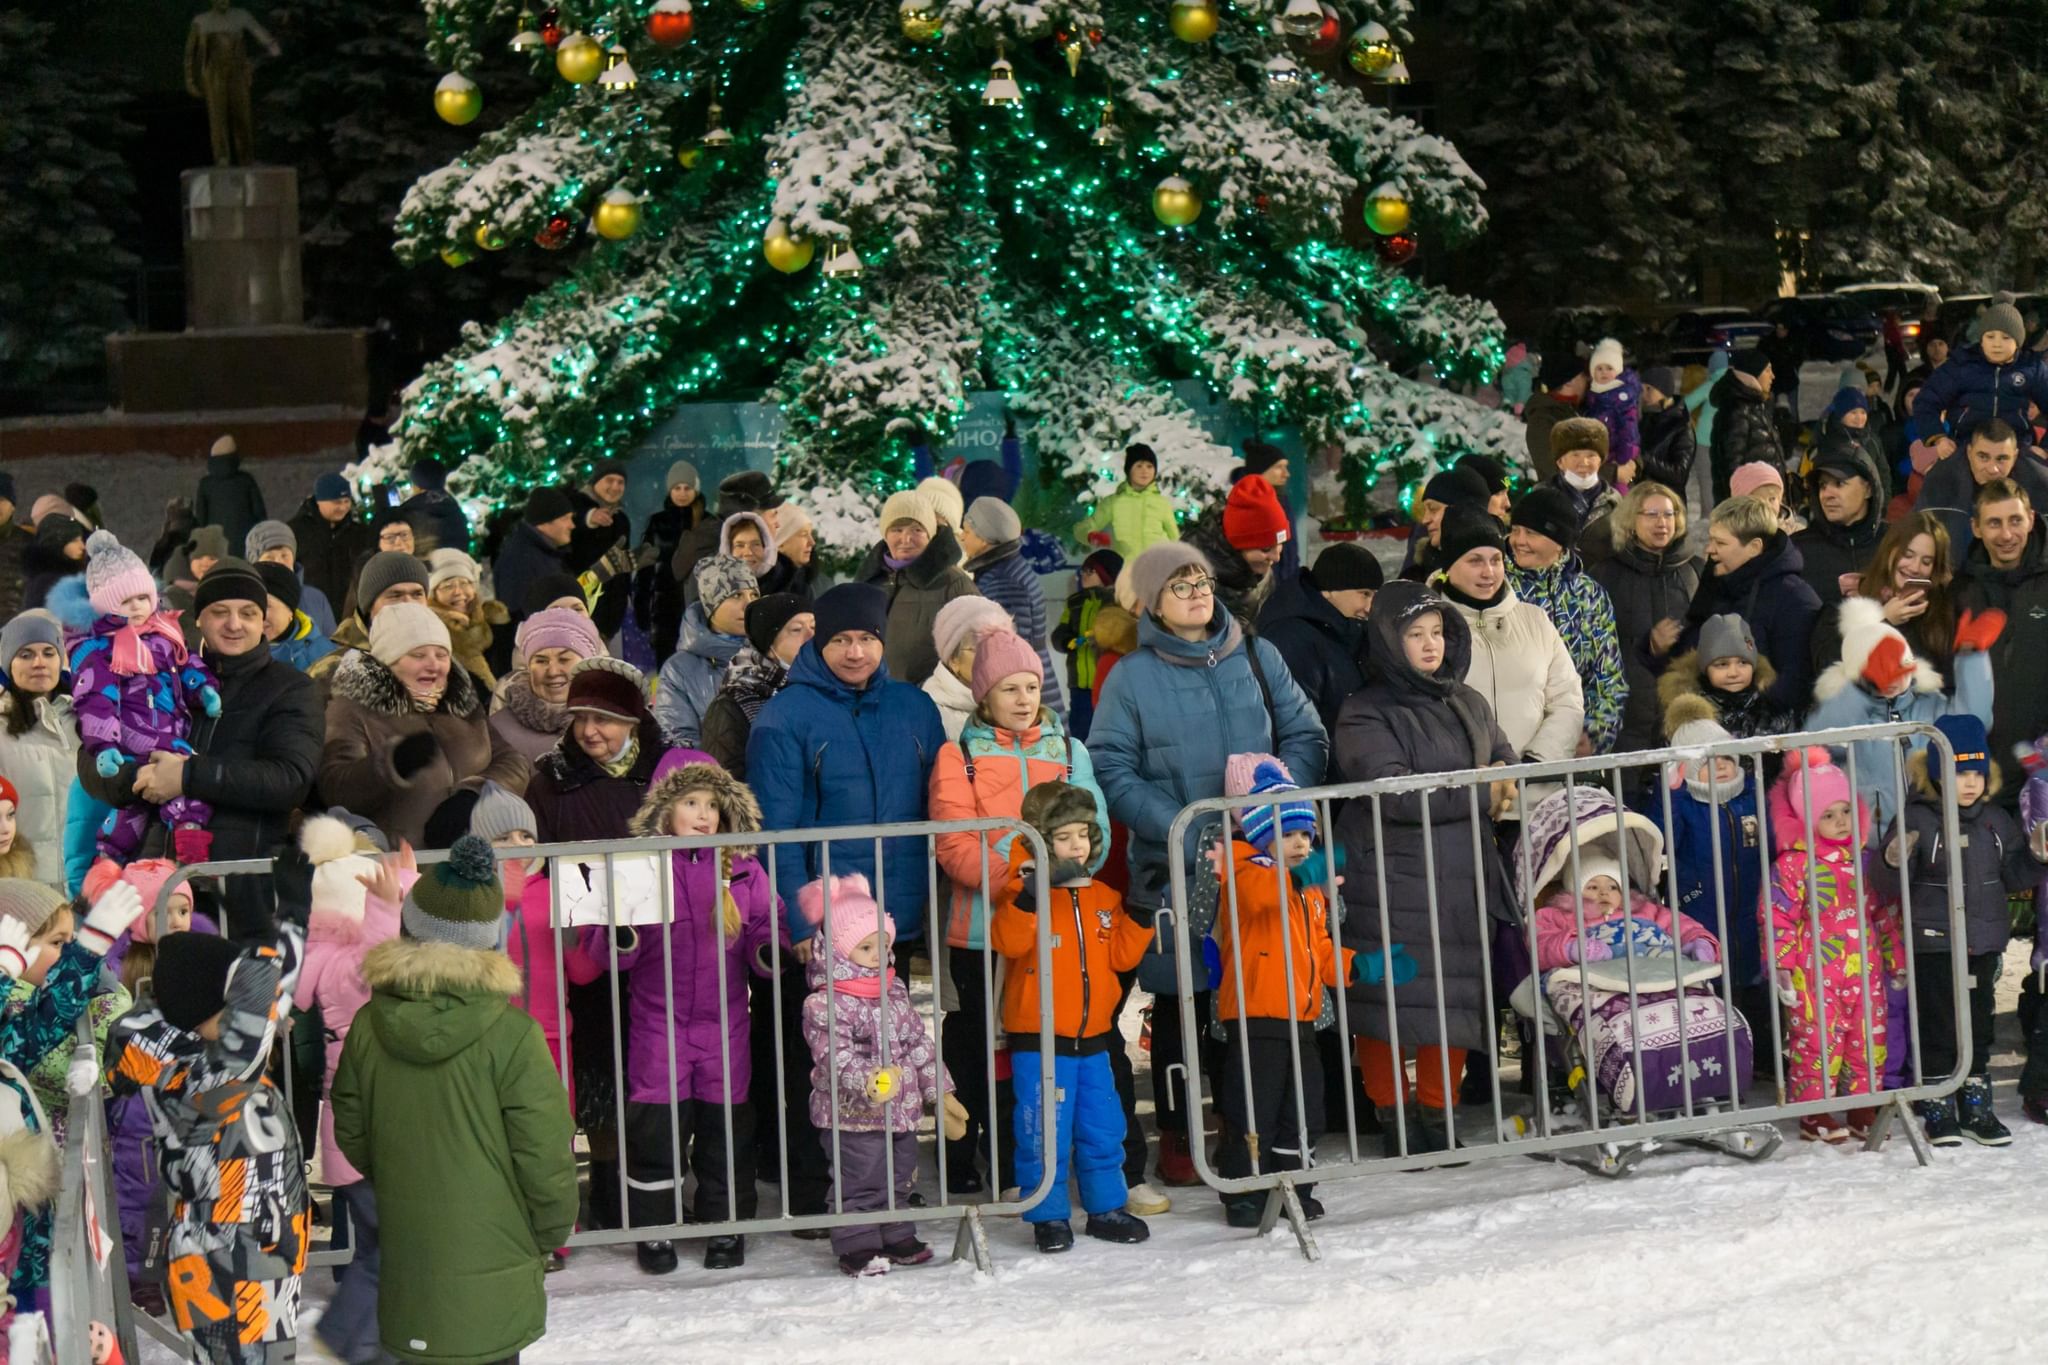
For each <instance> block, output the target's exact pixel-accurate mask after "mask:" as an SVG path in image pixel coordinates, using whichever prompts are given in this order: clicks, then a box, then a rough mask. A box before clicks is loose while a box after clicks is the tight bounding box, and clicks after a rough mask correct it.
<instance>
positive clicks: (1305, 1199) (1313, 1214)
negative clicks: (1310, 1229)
mask: <svg viewBox="0 0 2048 1365" xmlns="http://www.w3.org/2000/svg"><path fill="white" fill-rule="evenodd" d="M1294 1192H1295V1193H1296V1194H1297V1195H1300V1196H1301V1216H1302V1217H1304V1218H1306V1219H1308V1221H1309V1222H1311V1223H1313V1222H1315V1221H1316V1220H1317V1219H1318V1218H1321V1217H1322V1216H1323V1213H1324V1209H1323V1201H1322V1200H1320V1199H1318V1198H1316V1197H1315V1196H1314V1195H1312V1194H1310V1193H1309V1187H1308V1186H1307V1185H1297V1186H1295V1187H1294Z"/></svg>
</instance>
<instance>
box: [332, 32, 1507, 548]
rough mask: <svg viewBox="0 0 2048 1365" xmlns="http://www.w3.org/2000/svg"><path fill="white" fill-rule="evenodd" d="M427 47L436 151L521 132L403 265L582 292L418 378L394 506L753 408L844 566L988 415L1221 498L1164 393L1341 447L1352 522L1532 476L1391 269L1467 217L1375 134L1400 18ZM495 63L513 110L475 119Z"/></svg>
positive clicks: (465, 170) (1459, 328)
mask: <svg viewBox="0 0 2048 1365" xmlns="http://www.w3.org/2000/svg"><path fill="white" fill-rule="evenodd" d="M426 13H427V20H428V29H429V55H430V57H431V58H432V60H433V61H434V62H435V64H436V65H437V67H439V68H440V69H442V70H444V71H446V72H447V75H446V76H445V77H444V78H443V79H442V81H441V83H440V85H439V86H438V87H437V88H436V89H435V90H434V91H433V92H432V93H433V98H434V100H435V102H436V107H437V108H438V109H439V110H440V112H441V113H442V116H443V117H444V118H446V119H448V120H449V121H450V122H451V123H456V124H462V123H466V122H467V121H469V120H470V119H473V118H475V117H476V116H477V112H478V110H479V109H480V107H481V104H482V102H483V101H485V100H491V101H511V102H516V103H518V104H521V105H524V106H525V107H524V108H523V110H522V112H520V113H519V114H517V115H516V116H514V117H512V118H511V119H510V120H509V121H507V122H506V123H504V124H503V125H502V126H500V127H499V128H497V129H495V130H494V131H492V132H489V133H487V134H485V135H483V136H481V137H479V138H478V139H477V141H476V143H475V145H474V146H473V147H472V148H471V150H470V151H469V152H468V154H467V155H465V156H462V157H461V158H459V159H458V160H456V161H455V162H453V163H452V164H450V165H447V166H445V167H443V168H442V169H440V170H437V171H434V172H433V173H431V174H429V175H427V176H426V177H424V178H423V179H421V180H420V181H419V182H418V183H417V184H416V185H414V186H413V187H412V189H411V191H410V192H409V193H408V194H407V195H406V197H405V201H404V203H403V205H402V206H401V208H400V210H399V214H398V240H397V251H398V254H399V256H400V258H401V259H402V260H404V261H405V262H407V263H408V264H411V265H415V266H418V267H421V268H423V269H430V270H438V269H442V268H443V266H442V265H441V263H445V264H446V266H448V267H456V268H468V269H478V268H483V269H489V268H491V267H492V265H493V263H494V262H495V261H496V260H497V259H501V258H500V257H498V255H497V253H500V252H526V251H537V250H557V251H566V252H573V253H576V254H577V256H578V257H579V258H580V259H578V260H577V261H576V263H575V266H574V268H573V270H571V271H570V272H569V274H568V275H567V276H566V277H565V278H564V279H563V280H562V281H561V282H560V283H559V284H556V285H554V286H552V287H549V288H547V289H545V290H544V291H542V292H539V293H537V294H535V295H533V296H532V297H530V298H529V299H528V300H527V301H526V303H525V304H524V306H522V307H520V308H519V309H517V310H516V311H515V312H514V313H513V314H512V315H510V316H508V317H505V318H502V319H500V320H498V321H495V322H474V323H471V324H469V325H468V326H467V327H465V329H464V332H463V335H462V339H461V341H460V343H459V344H458V345H457V346H456V348H455V349H454V350H453V351H451V352H450V353H449V354H447V355H446V356H445V357H443V358H442V359H441V360H439V361H437V362H435V363H433V364H432V365H430V366H428V367H427V369H426V370H425V372H424V373H423V374H421V375H420V377H419V378H418V380H417V381H416V382H415V383H413V385H412V386H411V388H410V389H409V390H408V393H407V399H406V410H405V414H404V417H403V420H402V423H401V425H400V428H399V432H398V441H397V444H396V445H395V446H394V447H391V448H387V449H386V450H385V451H384V452H380V454H379V456H378V457H377V459H376V460H375V461H373V464H379V465H381V466H382V472H387V473H388V472H394V471H396V470H399V469H402V468H403V467H404V464H405V463H406V462H407V461H409V460H411V459H412V458H415V457H417V456H419V455H423V454H433V455H436V456H439V457H440V458H441V459H443V460H444V461H446V462H448V463H450V464H460V468H459V469H458V471H457V473H456V475H455V477H454V479H453V480H452V481H451V487H452V488H454V489H455V490H456V491H457V492H458V493H462V494H465V495H466V496H471V497H473V498H476V499H478V500H481V501H484V502H487V503H489V502H504V501H507V500H511V499H514V498H517V497H521V496H523V490H524V489H526V488H529V487H531V486H533V485H534V484H536V483H541V482H552V481H556V480H559V479H562V478H565V477H573V476H574V475H575V474H576V473H577V472H578V471H580V470H581V469H583V468H586V467H587V465H588V462H589V461H591V460H593V459H597V458H602V457H605V456H611V455H619V456H623V455H625V454H627V453H629V452H630V451H631V449H632V448H633V445H634V443H635V441H636V439H637V438H638V436H639V435H640V434H641V433H643V432H644V431H645V430H646V429H647V428H648V427H649V426H651V425H652V424H654V423H655V422H658V421H660V420H661V419H663V418H664V417H666V416H667V415H668V414H669V413H670V412H671V411H672V410H673V409H674V408H676V407H677V406H678V405H680V404H684V403H688V402H691V401H693V400H702V399H709V398H735V397H742V396H744V397H756V396H758V397H763V398H765V399H766V400H767V401H771V402H776V403H779V404H780V405H781V407H782V410H783V416H784V428H783V438H782V443H781V447H780V450H779V452H778V460H779V463H780V470H779V475H780V477H781V479H782V480H783V481H784V484H785V486H786V487H792V488H801V489H803V490H804V492H803V493H802V495H801V496H802V498H803V500H804V501H805V503H806V504H807V505H808V506H809V507H810V508H811V510H812V511H813V513H814V515H816V517H817V520H818V525H819V530H820V532H821V538H822V539H823V541H824V542H825V544H826V545H827V547H828V548H832V547H836V548H839V549H852V548H855V546H857V545H858V544H860V543H861V540H862V538H863V536H864V535H867V534H871V528H872V520H871V515H870V514H871V511H872V509H873V508H874V507H875V506H877V505H878V504H879V502H880V500H881V499H882V498H883V497H885V496H886V495H887V494H888V493H889V492H890V491H892V490H893V489H895V488H899V487H903V486H906V485H907V484H908V483H909V482H911V481H912V480H913V478H914V472H913V467H914V459H913V448H914V447H916V446H918V445H920V444H924V445H929V446H932V447H937V448H943V447H944V445H945V442H946V439H947V437H948V435H949V434H950V432H951V431H952V429H953V427H954V425H955V423H956V422H957V421H958V420H959V418H960V416H961V414H962V413H963V412H964V411H965V409H966V399H967V395H968V393H969V392H970V391H973V390H976V389H983V388H987V389H996V390H1000V391H1001V392H1002V393H1003V394H1004V395H1005V400H1006V402H1007V404H1008V407H1009V410H1010V411H1011V413H1012V414H1013V415H1014V416H1015V417H1016V419H1017V421H1018V424H1019V428H1020V433H1021V434H1022V435H1024V436H1025V437H1026V439H1027V440H1029V441H1030V442H1032V443H1034V445H1035V447H1036V451H1037V455H1038V462H1039V467H1040V471H1041V477H1043V478H1045V479H1046V480H1048V481H1049V482H1052V483H1064V484H1065V485H1066V486H1067V487H1068V488H1069V489H1071V490H1072V491H1073V492H1075V493H1076V494H1079V495H1083V496H1085V495H1086V493H1087V491H1088V490H1089V489H1090V488H1091V487H1093V488H1094V489H1097V490H1100V491H1107V490H1108V488H1109V487H1110V486H1111V485H1112V484H1113V483H1114V481H1115V479H1116V477H1118V476H1119V475H1120V473H1121V470H1122V463H1123V462H1122V452H1123V448H1124V446H1125V445H1126V444H1127V443H1130V442H1133V441H1143V442H1146V443H1148V444H1150V445H1151V446H1152V447H1153V448H1154V449H1155V450H1157V451H1158V453H1159V455H1160V457H1161V465H1162V469H1163V471H1164V474H1165V479H1166V481H1167V483H1168V484H1169V485H1170V486H1174V487H1177V488H1179V489H1180V490H1181V491H1184V492H1187V493H1190V494H1192V495H1194V497H1195V498H1196V499H1197V500H1205V499H1206V498H1207V497H1209V496H1211V495H1213V494H1214V493H1216V492H1218V491H1220V490H1221V489H1222V488H1223V486H1224V483H1225V479H1226V477H1227V474H1228V472H1229V470H1230V469H1231V467H1232V466H1233V465H1234V464H1235V463H1237V460H1236V456H1235V454H1234V452H1232V451H1231V450H1229V449H1227V448H1225V447H1223V446H1221V445H1219V444H1217V443H1216V442H1215V441H1214V440H1213V439H1212V438H1211V436H1210V435H1209V434H1208V433H1207V432H1206V431H1205V430H1204V428H1203V426H1202V425H1201V424H1200V423H1199V422H1198V421H1197V420H1196V415H1195V412H1194V410H1193V409H1192V408H1191V407H1190V405H1189V404H1188V402H1187V401H1185V397H1184V395H1185V394H1186V392H1187V390H1186V388H1185V387H1183V388H1181V389H1180V390H1179V391H1176V388H1175V387H1174V385H1175V382H1176V381H1188V380H1194V381H1200V382H1202V383H1206V385H1207V386H1208V389H1209V392H1210V394H1211V395H1212V396H1214V397H1216V398H1220V399H1223V400H1226V401H1228V402H1229V403H1230V404H1231V405H1233V407H1234V408H1236V409H1237V411H1238V412H1239V413H1240V414H1241V415H1242V416H1243V417H1244V419H1245V421H1246V422H1247V423H1250V424H1256V425H1257V426H1259V427H1260V428H1261V429H1264V430H1278V431H1293V432H1298V433H1299V434H1300V436H1301V438H1302V440H1303V442H1304V444H1305V446H1306V447H1307V448H1308V449H1310V450H1311V451H1326V450H1328V449H1329V448H1331V447H1335V448H1337V449H1338V450H1339V451H1340V452H1341V458H1340V461H1339V464H1340V467H1341V470H1342V476H1341V477H1342V482H1343V485H1344V492H1345V496H1346V499H1347V510H1348V511H1349V512H1350V513H1351V514H1352V515H1354V516H1362V515H1363V514H1365V513H1366V512H1367V511H1369V510H1371V509H1373V508H1388V507H1392V506H1394V505H1395V504H1396V503H1397V501H1398V500H1399V499H1400V498H1401V496H1402V495H1403V493H1404V492H1406V491H1408V490H1412V488H1413V486H1414V484H1415V481H1416V480H1418V479H1419V478H1422V477H1425V476H1426V475H1427V474H1428V473H1429V472H1431V471H1432V470H1433V469H1434V467H1435V466H1436V465H1437V464H1438V463H1441V462H1443V461H1446V460H1448V459H1450V458H1452V457H1454V456H1455V455H1457V454H1459V453H1462V452H1464V451H1468V450H1484V451H1488V452H1491V453H1494V454H1496V455H1504V456H1507V457H1509V458H1510V459H1512V460H1514V461H1517V462H1519V461H1520V460H1521V458H1522V446H1523V442H1522V436H1521V429H1520V425H1519V423H1516V422H1513V421H1511V420H1508V419H1505V418H1502V417H1501V416H1499V415H1498V414H1496V413H1494V412H1491V411H1489V410H1488V409H1486V408H1484V407H1482V406H1480V405H1478V404H1475V403H1473V402H1471V401H1469V400H1468V399H1465V398H1463V397H1460V396H1459V395H1458V394H1457V393H1455V392H1454V391H1453V390H1452V388H1451V387H1447V386H1455V385H1461V384H1471V383H1475V382H1483V381H1484V380H1486V379H1489V378H1490V377H1491V376H1492V374H1493V372H1494V371H1495V369H1496V368H1497V367H1498V365H1499V363H1500V355H1501V349H1500V336H1499V330H1500V324H1499V319H1498V317H1497V315H1496V314H1495V313H1494V310H1493V308H1492V307H1491V306H1490V305H1488V304H1485V303H1481V302H1477V301H1473V300H1470V299H1465V298H1460V297H1457V296H1454V295H1450V294H1447V293H1444V292H1442V291H1440V290H1438V289H1436V288H1433V287H1431V286H1429V285H1426V284H1423V283H1421V282H1419V281H1418V280H1416V279H1415V278H1413V277H1411V275H1410V274H1408V273H1407V272H1406V271H1405V270H1404V266H1406V265H1407V264H1408V263H1409V261H1410V258H1411V257H1412V256H1413V255H1414V254H1415V253H1416V251H1417V249H1418V244H1419V243H1422V244H1428V243H1443V244H1446V245H1448V244H1452V243H1455V242H1458V241H1461V240H1464V239H1467V238H1469V237H1471V236H1472V235H1473V234H1475V233H1477V232H1479V231H1480V230H1481V229H1482V228H1483V226H1484V224H1485V220H1486V213H1485V209H1484V208H1483V207H1482V205H1481V194H1482V191H1483V188H1484V187H1483V186H1482V185H1481V184H1480V182H1479V180H1478V178H1477V177H1476V176H1475V175H1474V174H1473V173H1472V172H1471V170H1470V169H1469V168H1468V167H1467V166H1466V165H1465V163H1464V161H1463V159H1462V158H1461V157H1460V156H1459V155H1458V153H1457V151H1456V149H1455V148H1453V147H1452V146H1451V145H1450V144H1448V143H1447V142H1445V141H1443V140H1441V139H1439V138H1436V137H1433V136H1430V135H1428V134H1425V133H1424V132H1422V131H1421V130H1420V129H1419V128H1418V127H1416V126H1415V125H1414V124H1413V123H1412V122H1410V121H1409V120H1407V119H1405V118H1402V117H1400V116H1397V115H1395V114H1393V113H1391V112H1389V110H1388V109H1387V108H1386V107H1385V93H1384V83H1385V82H1386V81H1388V80H1389V79H1391V80H1400V79H1403V78H1404V74H1405V68H1404V67H1403V66H1402V65H1401V63H1402V53H1401V48H1400V45H1401V43H1402V42H1403V41H1404V40H1405V37H1406V34H1405V29H1404V26H1403V25H1404V20H1405V18H1406V6H1405V0H1377V2H1376V3H1370V4H1357V5H1353V4H1343V5H1335V6H1333V4H1332V3H1319V0H1236V2H1235V3H1225V2H1224V0H1141V2H1140V3H1123V2H1122V0H1116V2H1115V3H1104V2H1103V0H902V2H901V3H900V4H899V3H898V0H610V2H609V3H606V2H605V0H563V3H561V5H560V6H559V8H548V9H542V8H540V7H539V5H538V4H535V5H534V7H533V8H530V9H525V8H522V6H521V3H520V0H427V3H426ZM508 43H509V44H510V45H511V46H512V47H513V48H514V49H515V50H518V51H521V52H523V53H525V54H526V60H527V61H528V62H530V64H531V68H532V75H531V78H530V79H527V80H524V81H521V82H519V83H517V84H516V85H515V86H514V87H513V88H501V89H484V88H482V87H481V86H480V85H479V84H478V83H477V82H475V81H474V80H472V78H471V77H470V75H469V73H470V72H472V71H476V70H479V69H480V68H481V67H482V66H483V64H484V62H485V60H486V58H487V56H494V55H495V54H496V53H497V52H498V51H499V50H501V49H503V48H504V47H505V46H506V45H507V44H508ZM1347 61H1348V64H1349V66H1351V67H1352V68H1353V69H1354V70H1355V71H1356V72H1359V73H1364V75H1365V76H1366V77H1368V78H1378V79H1377V80H1374V79H1365V80H1357V79H1352V78H1351V77H1350V76H1348V75H1345V74H1342V73H1340V71H1339V68H1340V67H1342V66H1343V65H1345V64H1346V63H1347ZM427 95H428V92H427V91H424V90H422V91H421V92H420V97H421V98H422V99H424V98H426V97H427ZM1368 229H1370V230H1368ZM472 262H475V263H474V264H472ZM420 287H422V288H432V287H433V279H432V277H431V276H426V277H423V278H422V279H421V282H420ZM1417 374H1422V375H1426V376H1427V378H1426V379H1424V380H1418V379H1415V378H1410V377H1405V376H1410V375H1417ZM379 472H380V471H379V470H376V469H372V470H367V471H364V473H365V476H366V477H371V476H374V475H376V474H377V473H379ZM864 524H865V526H866V527H867V528H868V529H867V531H863V529H862V527H863V525H864Z"/></svg>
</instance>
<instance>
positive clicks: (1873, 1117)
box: [1846, 1109, 1877, 1142]
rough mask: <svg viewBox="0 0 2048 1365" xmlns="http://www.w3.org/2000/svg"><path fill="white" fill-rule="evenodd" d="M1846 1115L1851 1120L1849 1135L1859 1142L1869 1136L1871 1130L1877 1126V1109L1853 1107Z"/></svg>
mask: <svg viewBox="0 0 2048 1365" xmlns="http://www.w3.org/2000/svg"><path fill="white" fill-rule="evenodd" d="M1846 1117H1847V1118H1848V1120H1849V1136H1850V1137H1852V1138H1854V1139H1855V1140H1856V1141H1858V1142H1861V1141H1863V1140H1864V1139H1865V1138H1867V1137H1869V1136H1870V1130H1871V1129H1873V1128H1875V1127H1877V1110H1875V1109H1851V1110H1850V1111H1849V1112H1848V1114H1847V1116H1846Z"/></svg>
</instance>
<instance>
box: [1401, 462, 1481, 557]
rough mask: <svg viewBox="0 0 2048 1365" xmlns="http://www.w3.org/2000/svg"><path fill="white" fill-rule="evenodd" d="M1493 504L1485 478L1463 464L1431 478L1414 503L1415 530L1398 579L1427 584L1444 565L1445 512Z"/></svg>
mask: <svg viewBox="0 0 2048 1365" xmlns="http://www.w3.org/2000/svg"><path fill="white" fill-rule="evenodd" d="M1492 501H1493V494H1492V492H1491V491H1489V490H1488V488H1487V486H1486V479H1485V478H1484V476H1482V475H1481V474H1480V472H1479V470H1478V469H1477V468H1475V467H1473V466H1472V465H1470V464H1467V463H1466V462H1464V461H1460V462H1459V463H1457V464H1454V465H1452V466H1451V467H1450V468H1449V469H1439V470H1438V471H1437V472H1436V473H1435V474H1433V475H1431V476H1430V480H1429V482H1428V483H1426V484H1424V485H1423V486H1422V496H1421V497H1419V498H1417V499H1416V500H1415V529H1414V530H1411V531H1410V532H1409V533H1408V553H1407V554H1406V555H1404V556H1403V557H1402V560H1401V572H1400V575H1399V576H1400V577H1402V578H1405V579H1407V580H1408V581H1409V582H1411V583H1427V582H1428V581H1429V576H1430V574H1432V573H1434V572H1435V571H1436V570H1438V569H1440V568H1442V567H1443V564H1444V561H1443V560H1441V559H1440V558H1439V556H1438V554H1437V550H1438V548H1439V544H1440V542H1439V537H1440V535H1441V534H1442V528H1443V520H1444V513H1445V512H1447V511H1449V510H1450V509H1451V508H1453V507H1479V508H1482V509H1484V508H1487V507H1488V506H1489V505H1490V504H1491V503H1492ZM1417 531H1419V532H1421V534H1420V535H1418V534H1416V532H1417Z"/></svg>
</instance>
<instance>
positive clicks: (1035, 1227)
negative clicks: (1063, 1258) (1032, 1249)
mask: <svg viewBox="0 0 2048 1365" xmlns="http://www.w3.org/2000/svg"><path fill="white" fill-rule="evenodd" d="M1031 1240H1032V1241H1034V1242H1036V1243H1038V1249H1039V1250H1040V1251H1042V1252H1045V1253H1046V1254H1047V1255H1051V1254H1052V1253H1054V1252H1057V1251H1072V1250H1073V1249H1074V1225H1073V1224H1072V1223H1069V1222H1068V1221H1067V1220H1066V1219H1064V1218H1061V1219H1059V1220H1057V1221H1056V1222H1051V1223H1033V1224H1032V1225H1031Z"/></svg>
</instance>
